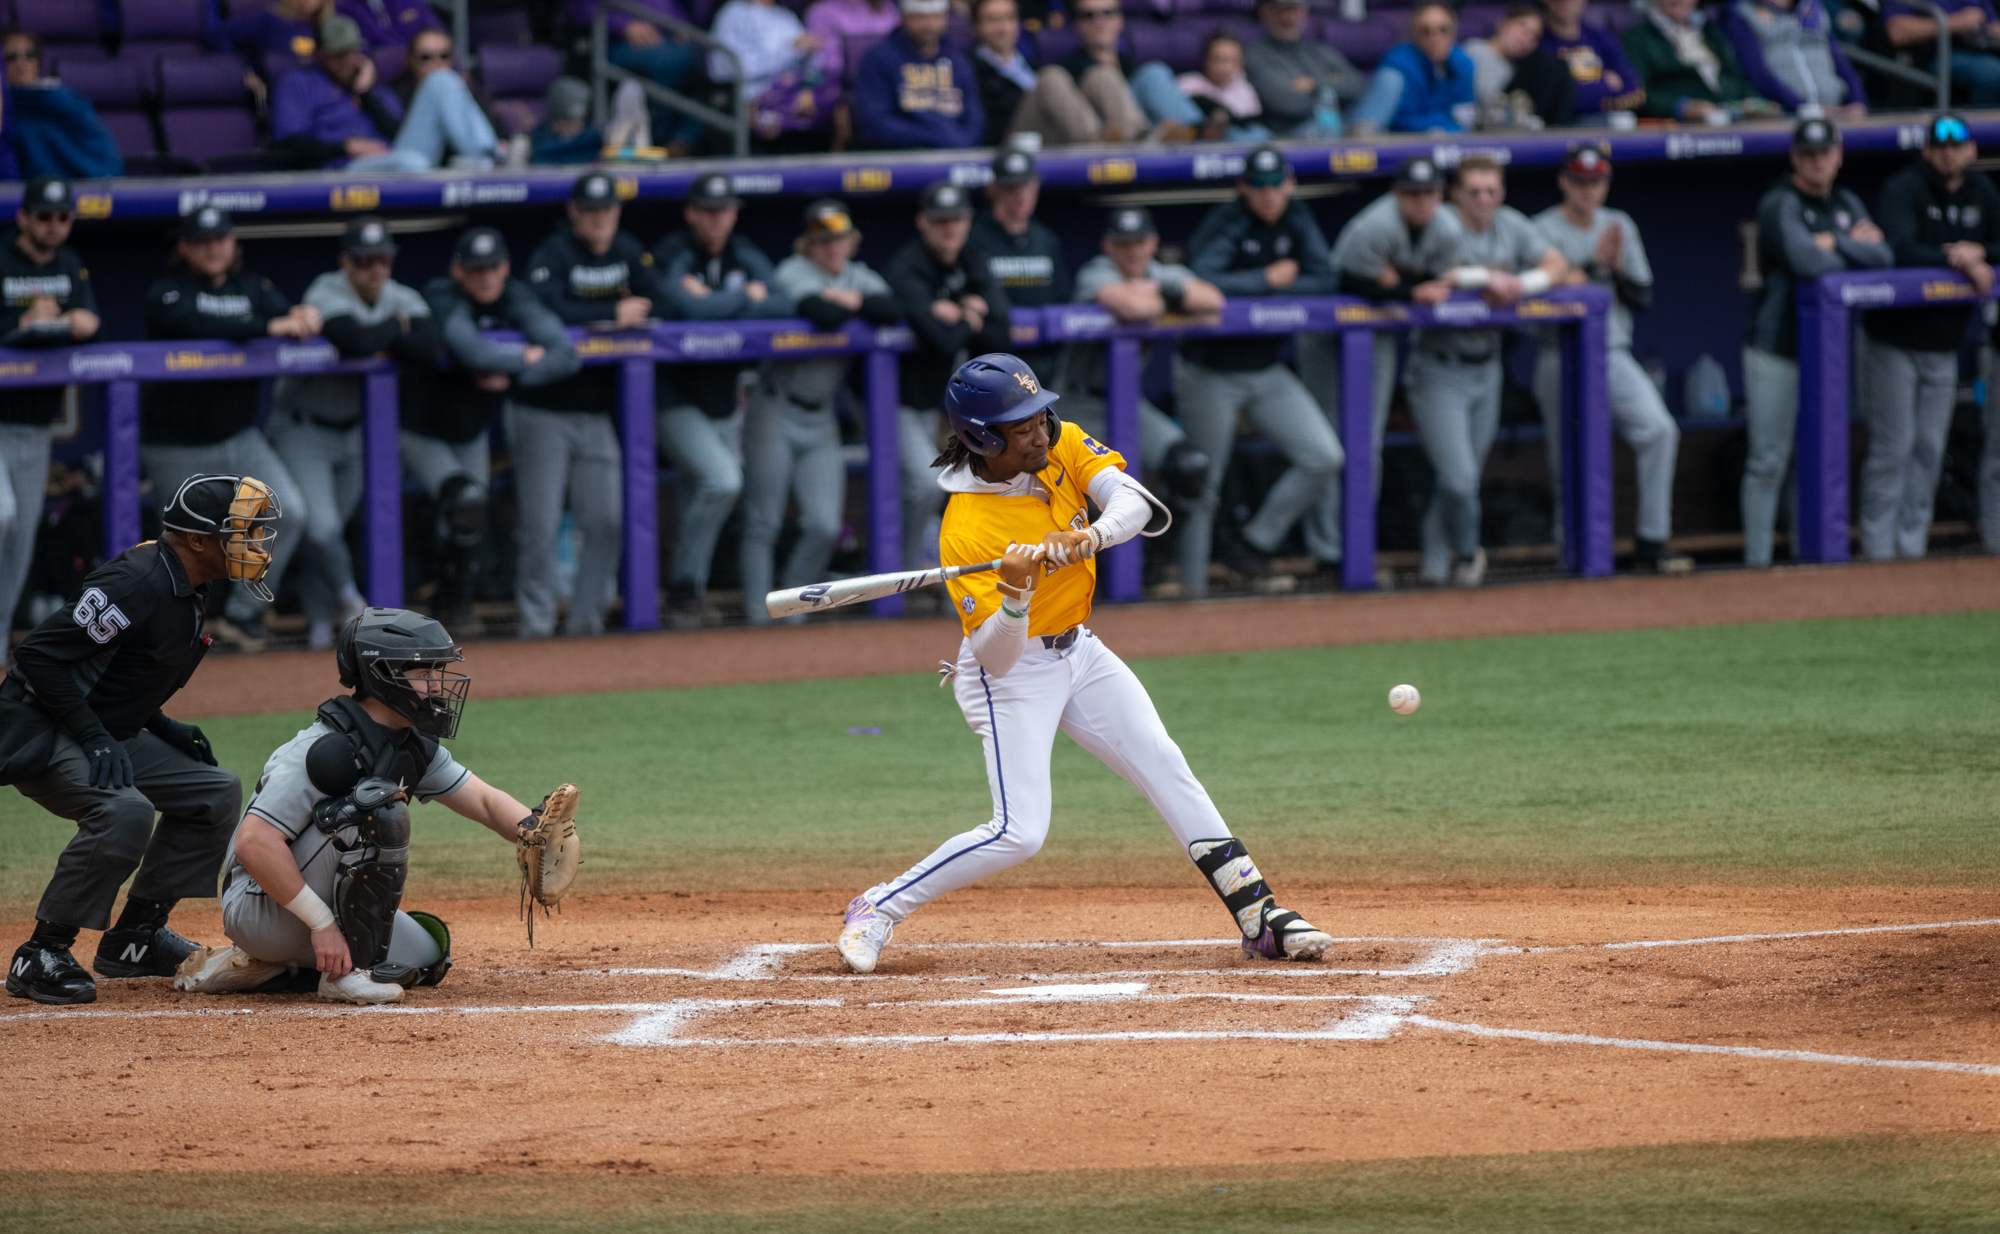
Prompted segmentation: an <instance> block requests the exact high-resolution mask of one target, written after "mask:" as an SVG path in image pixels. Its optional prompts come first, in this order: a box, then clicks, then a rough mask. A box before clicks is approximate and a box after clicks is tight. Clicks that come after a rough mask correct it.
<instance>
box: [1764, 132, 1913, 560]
mask: <svg viewBox="0 0 2000 1234" xmlns="http://www.w3.org/2000/svg"><path fill="white" fill-rule="evenodd" d="M1840 162H1841V151H1840V130H1839V129H1837V128H1835V127H1834V125H1833V122H1832V121H1830V120H1820V119H1812V120H1802V121H1800V122H1799V124H1798V127H1796V128H1794V129H1793V130H1792V170H1791V173H1790V174H1789V175H1788V176H1786V178H1785V179H1784V180H1782V181H1780V182H1779V183H1778V184H1776V185H1774V186H1773V187H1772V188H1771V189H1770V190H1769V191H1767V192H1766V193H1765V194H1764V196H1763V198H1762V200H1760V201H1759V202H1758V203H1757V266H1758V268H1759V269H1760V270H1761V271H1763V275H1764V286H1763V287H1762V288H1761V289H1760V290H1759V291H1758V293H1757V299H1756V302H1755V303H1754V304H1753V305H1752V307H1751V310H1750V324H1749V328H1748V331H1747V334H1746V337H1745V339H1744V343H1743V411H1744V419H1745V425H1744V427H1745V429H1746V430H1747V431H1748V434H1749V438H1750V454H1749V457H1748V458H1747V459H1745V460H1744V464H1743V494H1742V507H1743V561H1744V564H1746V565H1751V566H1768V565H1770V564H1771V538H1772V534H1773V532H1774V531H1775V530H1776V528H1777V523H1778V491H1779V489H1780V488H1781V487H1782V488H1784V490H1785V504H1786V506H1787V507H1788V508H1789V509H1790V511H1791V513H1792V515H1793V516H1794V517H1788V518H1787V519H1786V520H1785V521H1786V522H1787V523H1788V524H1789V525H1790V526H1791V528H1792V534H1793V537H1794V540H1796V537H1797V535H1798V520H1797V518H1796V517H1795V516H1796V513H1797V507H1798V486H1797V484H1796V483H1795V482H1794V483H1791V484H1787V483H1786V476H1787V474H1789V472H1790V471H1791V466H1792V444H1793V440H1794V438H1795V436H1796V434H1797V431H1798V424H1799V361H1798V354H1799V305H1798V296H1797V294H1796V291H1797V285H1798V282H1799V280H1800V279H1813V278H1818V277H1819V276H1820V275H1822V274H1833V273H1835V272H1837V271H1841V270H1852V269H1881V268H1883V267H1885V266H1889V265H1892V264H1894V262H1895V254H1894V253H1892V252H1891V251H1890V249H1889V245H1888V243H1887V241H1885V240H1884V239H1883V237H1882V229H1881V228H1879V227H1877V226H1876V225H1875V223H1874V220H1872V219H1870V218H1869V217H1868V207H1866V206H1864V205H1862V204H1861V198H1860V197H1858V196H1856V195H1855V193H1854V192H1853V190H1851V189H1844V188H1839V187H1836V186H1835V184H1834V178H1835V177H1836V176H1838V175H1839V174H1840ZM1794 552H1795V554H1796V546H1795V548H1794Z"/></svg>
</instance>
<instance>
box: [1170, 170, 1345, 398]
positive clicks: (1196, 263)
mask: <svg viewBox="0 0 2000 1234" xmlns="http://www.w3.org/2000/svg"><path fill="white" fill-rule="evenodd" d="M1288 260H1289V261H1295V262H1297V263H1298V265H1299V276H1298V278H1297V280H1295V281H1294V282H1293V283H1292V285H1291V286H1290V287H1287V288H1286V289H1285V290H1283V291H1281V292H1279V291H1273V290H1271V288H1270V286H1269V284H1267V283H1266V282H1265V281H1264V273H1263V272H1264V268H1265V267H1266V266H1271V265H1275V264H1277V263H1278V262H1280V261H1288ZM1187 264H1188V268H1189V269H1191V270H1193V271H1194V272H1195V277H1197V278H1199V279H1201V280H1202V281H1203V282H1206V283H1212V284H1214V285H1215V287H1216V288H1217V290H1219V291H1221V292H1222V294H1223V295H1225V296H1273V295H1284V296H1330V295H1332V294H1333V293H1334V292H1335V291H1337V290H1339V287H1340V280H1339V279H1338V278H1337V277H1335V275H1334V273H1333V261H1332V252H1331V250H1330V249H1328V247H1327V243H1326V234H1325V233H1324V232H1322V231H1320V229H1319V224H1318V223H1317V222H1315V221H1314V219H1313V216H1312V211H1311V210H1308V209H1307V208H1306V205H1305V203H1304V202H1302V201H1299V200H1297V199H1296V198H1294V199H1293V200H1292V201H1290V202H1288V203H1286V206H1285V212H1284V213H1283V214H1281V215H1279V216H1278V221H1277V222H1275V223H1266V222H1264V221H1263V220H1262V219H1260V218H1258V217H1257V216H1256V215H1254V214H1252V213H1250V210H1249V208H1248V207H1246V206H1245V205H1244V204H1243V199H1242V198H1240V197H1239V198H1237V199H1236V200H1234V201H1225V202H1223V203H1222V204H1221V205H1219V206H1217V207H1215V208H1214V209H1213V210H1210V211H1209V212H1208V215H1207V217H1205V218H1203V219H1202V220H1201V224H1200V225H1199V226H1198V227H1196V228H1195V229H1194V235H1193V236H1192V237H1191V238H1190V239H1189V240H1188V263H1187ZM1284 346H1285V339H1284V337H1283V336H1280V335H1271V336H1268V337H1264V338H1240V339H1195V340H1192V341H1190V342H1188V343H1185V344H1183V345H1182V347H1181V354H1182V355H1184V356H1186V357H1187V358H1188V359H1189V360H1191V361H1193V362H1194V363H1196V364H1199V365H1201V366H1203V367H1204V368H1210V369H1214V370H1216V371H1217V372H1228V373H1249V372H1255V371H1257V370H1259V369H1265V368H1269V367H1270V366H1272V365H1273V364H1276V363H1277V362H1278V354H1279V353H1280V352H1281V351H1283V350H1284Z"/></svg>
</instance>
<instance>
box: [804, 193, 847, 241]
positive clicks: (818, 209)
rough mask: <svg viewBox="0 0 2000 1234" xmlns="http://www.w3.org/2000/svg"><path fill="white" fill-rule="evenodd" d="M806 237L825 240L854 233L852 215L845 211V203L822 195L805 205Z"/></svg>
mask: <svg viewBox="0 0 2000 1234" xmlns="http://www.w3.org/2000/svg"><path fill="white" fill-rule="evenodd" d="M805 229H806V239H808V240H825V239H831V238H835V237H839V236H851V235H853V234H854V216H853V215H851V214H849V213H848V212H847V203H845V202H843V201H839V200H837V199H835V198H832V197H822V198H820V199H819V200H818V201H816V202H814V203H813V204H811V205H810V206H807V207H806V217H805Z"/></svg>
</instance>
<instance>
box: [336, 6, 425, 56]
mask: <svg viewBox="0 0 2000 1234" xmlns="http://www.w3.org/2000/svg"><path fill="white" fill-rule="evenodd" d="M333 7H334V10H335V11H336V12H338V13H339V14H340V15H341V16H342V17H351V18H353V19H354V24H355V25H357V26H359V27H360V28H361V41H362V43H363V44H365V45H366V46H367V48H368V50H369V51H374V50H376V49H377V48H381V47H403V46H407V45H408V43H409V41H410V40H411V39H413V38H415V37H416V36H417V34H418V32H419V31H423V30H442V29H444V21H443V20H442V19H441V18H439V17H438V12H437V10H436V9H434V8H432V7H431V4H430V0H333Z"/></svg>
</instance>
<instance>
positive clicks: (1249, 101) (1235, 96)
mask: <svg viewBox="0 0 2000 1234" xmlns="http://www.w3.org/2000/svg"><path fill="white" fill-rule="evenodd" d="M1329 50H1330V49H1329ZM1243 54H1244V53H1243V43H1242V41H1241V40H1240V39H1238V38H1237V37H1236V36H1235V35H1234V34H1231V33H1230V32H1229V31H1227V30H1217V31H1215V32H1213V33H1211V34H1210V35H1209V36H1208V38H1206V39H1204V40H1203V41H1202V45H1201V68H1200V69H1199V70H1196V71H1190V72H1186V73H1182V74H1181V75H1180V76H1179V77H1176V78H1174V84H1175V85H1176V86H1179V87H1180V89H1181V93H1182V94H1185V95H1187V96H1188V101H1189V102H1191V103H1193V104H1194V105H1195V106H1196V107H1199V108H1201V110H1202V112H1203V113H1204V114H1205V115H1207V117H1208V120H1207V122H1206V123H1204V124H1203V125H1202V137H1203V138H1204V139H1208V138H1213V137H1216V136H1218V135H1219V136H1220V137H1221V139H1222V140H1225V141H1268V140H1269V139H1270V136H1271V130H1270V129H1269V128H1267V127H1266V126H1265V125H1264V124H1263V123H1262V120H1263V115H1264V103H1263V100H1262V99H1260V98H1258V97H1257V90H1256V87H1254V86H1252V85H1251V84H1250V78H1249V75H1248V74H1247V73H1245V72H1244V69H1243ZM1218 126H1219V133H1218Z"/></svg>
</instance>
